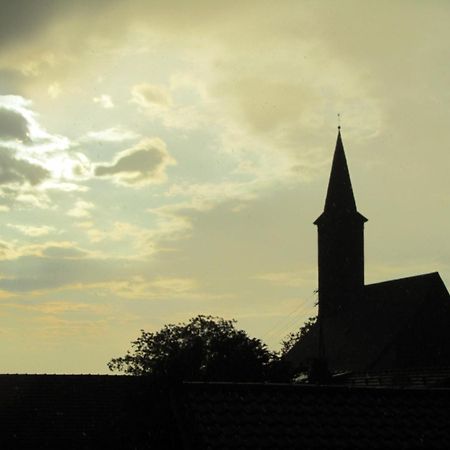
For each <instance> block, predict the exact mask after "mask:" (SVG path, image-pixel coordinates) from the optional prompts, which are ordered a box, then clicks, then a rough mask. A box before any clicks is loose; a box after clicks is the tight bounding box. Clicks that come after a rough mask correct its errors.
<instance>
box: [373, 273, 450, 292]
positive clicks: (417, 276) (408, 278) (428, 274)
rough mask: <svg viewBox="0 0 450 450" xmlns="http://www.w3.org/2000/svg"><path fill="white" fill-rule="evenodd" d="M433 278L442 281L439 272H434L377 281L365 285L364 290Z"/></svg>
mask: <svg viewBox="0 0 450 450" xmlns="http://www.w3.org/2000/svg"><path fill="white" fill-rule="evenodd" d="M434 276H438V277H439V279H440V280H442V278H441V276H440V275H439V272H438V271H434V272H428V273H422V274H419V275H409V276H406V277H401V278H394V279H392V280H384V281H377V282H375V283H370V284H366V285H365V286H364V287H365V288H366V287H370V286H376V285H380V284H385V283H395V282H396V281H406V280H411V279H417V278H425V277H429V278H431V277H434Z"/></svg>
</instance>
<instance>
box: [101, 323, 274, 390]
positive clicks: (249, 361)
mask: <svg viewBox="0 0 450 450" xmlns="http://www.w3.org/2000/svg"><path fill="white" fill-rule="evenodd" d="M235 323H236V321H235V320H225V319H222V318H220V317H212V316H204V315H199V316H196V317H194V318H192V319H190V320H189V321H188V322H187V323H180V324H176V325H175V324H169V325H165V326H164V327H163V328H162V329H161V330H159V331H157V332H146V331H144V330H141V335H140V336H139V337H138V338H137V339H136V340H135V341H133V342H132V343H131V349H130V350H128V352H127V354H126V355H125V356H123V357H119V358H113V359H112V360H111V361H110V362H109V363H108V367H109V369H110V370H112V371H121V372H125V373H127V374H131V375H150V376H152V377H154V378H155V379H157V380H162V381H169V382H170V381H180V380H191V381H263V380H266V379H270V378H274V377H275V378H280V377H282V376H283V375H282V373H281V372H282V368H281V367H282V365H280V363H279V360H278V358H277V356H276V355H275V354H274V353H272V352H270V351H269V350H268V349H267V347H266V345H265V344H264V343H263V342H262V341H261V340H259V339H255V338H250V337H249V336H248V335H247V333H246V332H245V331H243V330H237V329H236V328H235V326H234V324H235Z"/></svg>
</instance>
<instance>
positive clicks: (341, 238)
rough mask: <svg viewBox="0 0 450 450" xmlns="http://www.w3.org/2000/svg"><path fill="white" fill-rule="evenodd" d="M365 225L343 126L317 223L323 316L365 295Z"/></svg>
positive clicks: (320, 308) (320, 309) (321, 315)
mask: <svg viewBox="0 0 450 450" xmlns="http://www.w3.org/2000/svg"><path fill="white" fill-rule="evenodd" d="M365 222H367V219H366V218H365V217H364V216H363V215H361V214H360V213H359V212H358V211H357V209H356V203H355V197H354V196H353V189H352V184H351V181H350V173H349V170H348V166H347V160H346V158H345V152H344V146H343V144H342V138H341V131H340V127H339V132H338V136H337V141H336V148H335V151H334V157H333V164H332V167H331V174H330V180H329V183H328V191H327V197H326V200H325V208H324V211H323V213H322V214H321V215H320V216H319V218H318V219H317V220H316V221H315V222H314V224H315V225H317V232H318V246H319V249H318V250H319V251H318V254H319V317H331V316H334V315H336V314H338V313H339V312H340V311H342V310H345V309H347V307H348V306H349V305H351V304H352V303H353V302H355V301H358V300H359V299H361V298H362V296H363V291H364V223H365Z"/></svg>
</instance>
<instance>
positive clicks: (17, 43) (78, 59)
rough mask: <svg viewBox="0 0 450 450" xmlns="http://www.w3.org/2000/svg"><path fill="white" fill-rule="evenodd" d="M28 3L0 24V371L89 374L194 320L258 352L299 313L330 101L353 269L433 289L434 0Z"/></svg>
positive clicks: (437, 11) (437, 128)
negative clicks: (233, 325)
mask: <svg viewBox="0 0 450 450" xmlns="http://www.w3.org/2000/svg"><path fill="white" fill-rule="evenodd" d="M37 5H38V4H37V3H33V2H27V1H25V0H18V1H17V2H10V4H8V6H6V5H5V7H4V11H3V13H2V17H0V82H1V85H2V87H3V92H2V93H3V94H4V95H2V96H0V164H1V172H0V215H1V216H2V217H4V224H5V225H4V227H3V228H2V229H1V232H0V255H1V259H0V292H1V298H2V301H3V302H4V303H2V307H1V309H0V320H1V321H2V330H3V337H4V340H3V344H2V345H3V346H0V350H1V353H0V354H1V355H2V361H4V368H3V369H2V370H3V371H63V372H68V371H73V372H85V371H100V372H102V371H105V370H106V365H105V363H106V361H107V360H108V359H109V358H110V357H113V356H116V355H118V354H120V353H121V352H123V351H124V350H125V349H126V347H127V346H128V342H129V341H130V340H131V339H133V338H135V337H136V335H137V333H138V330H139V329H140V328H145V329H149V330H152V329H156V328H157V327H160V326H162V325H163V324H164V323H167V322H175V321H178V320H185V319H187V318H188V317H190V316H192V315H194V314H196V313H211V314H217V315H222V316H225V317H236V318H237V319H238V320H239V325H240V326H243V327H244V328H246V329H247V330H248V331H249V332H250V333H251V334H253V335H256V336H258V337H262V338H267V340H268V343H269V344H270V345H271V346H272V347H274V348H276V347H277V345H278V343H279V339H280V338H281V337H283V336H284V335H285V334H287V333H288V332H289V331H292V329H294V328H296V327H298V326H299V325H301V323H302V322H303V320H304V319H306V318H307V317H308V316H310V315H312V314H313V313H314V303H315V299H314V295H313V294H312V292H313V290H314V289H315V288H316V279H315V261H316V250H315V242H316V241H315V239H316V236H315V230H314V227H313V226H312V225H311V222H312V221H313V220H314V219H315V218H316V217H317V215H319V213H320V212H321V208H322V206H323V199H324V195H325V189H326V181H327V176H328V170H329V164H330V158H331V154H332V150H333V146H334V139H335V132H336V124H337V120H336V114H337V113H338V112H340V113H342V125H343V136H344V144H345V146H346V150H347V156H348V159H349V164H350V170H351V174H352V180H353V184H354V190H355V194H356V199H357V202H358V206H359V209H360V210H361V211H363V213H364V214H365V215H367V216H368V217H369V219H370V222H369V223H368V225H367V241H366V242H367V270H368V274H367V278H368V280H369V281H374V280H377V279H380V277H381V278H382V279H384V278H389V277H397V276H402V275H410V274H412V273H414V272H422V271H432V270H439V271H440V272H441V275H442V276H443V278H444V279H446V281H447V283H449V281H450V280H449V276H450V269H449V264H450V257H449V255H450V249H449V247H448V245H447V244H445V243H446V242H447V241H448V239H447V230H448V228H449V225H450V224H449V220H450V218H449V215H448V213H447V210H448V207H447V205H448V182H447V181H446V180H447V178H448V177H447V172H448V167H449V163H450V161H449V152H448V151H447V148H448V142H449V141H450V139H449V138H450V136H449V132H448V126H447V122H448V120H449V112H448V111H447V109H448V108H447V102H445V99H446V96H447V94H446V92H447V91H448V89H447V87H448V83H449V82H450V72H449V70H448V67H447V66H448V64H447V63H446V61H447V59H448V58H445V55H447V54H448V51H449V45H448V42H450V39H449V38H450V36H449V31H448V26H447V24H448V19H449V15H450V9H449V7H448V6H446V5H444V4H443V3H442V2H438V1H436V2H434V1H432V2H427V3H426V4H418V3H417V4H416V3H414V4H412V3H411V2H403V1H399V2H395V3H392V2H384V1H382V2H378V3H377V5H376V7H375V6H374V5H369V4H367V3H361V2H356V1H345V2H341V3H340V5H339V6H337V5H336V4H335V3H334V2H328V1H323V2H319V3H315V4H314V5H313V4H311V3H310V2H305V1H301V2H294V1H292V2H291V1H286V2H282V3H279V4H276V5H275V4H274V3H269V2H256V1H252V0H249V1H244V2H240V3H239V5H238V4H226V3H219V2H204V1H200V0H194V1H192V2H187V3H186V2H179V1H172V0H169V1H167V2H145V1H141V0H132V1H131V2H127V4H126V5H125V4H124V3H122V2H117V1H108V2H106V1H104V0H101V1H99V2H95V3H94V4H93V3H92V2H88V1H87V0H80V1H78V2H69V1H64V0H61V1H60V2H53V3H52V2H50V3H46V4H45V5H42V4H41V5H40V6H37ZM24 6H26V7H24ZM12 17H14V20H12ZM11 23H14V24H15V26H14V27H11ZM418 205H419V206H418ZM419 209H420V211H419ZM429 217H433V218H435V221H434V223H433V226H432V227H430V223H429V220H428V219H427V218H429ZM410 224H413V225H410ZM299 305H300V306H301V308H299ZM292 311H297V312H296V313H295V314H296V316H295V317H294V319H295V320H287V319H286V317H291V319H292V316H289V314H290V313H292ZM278 324H281V325H278ZM283 324H284V325H283ZM273 329H276V330H278V332H277V333H273V332H272V331H271V330H273ZM12 347H14V349H15V350H14V351H13V350H12ZM49 348H50V350H48V349H49ZM87 349H88V351H87ZM16 354H17V355H16Z"/></svg>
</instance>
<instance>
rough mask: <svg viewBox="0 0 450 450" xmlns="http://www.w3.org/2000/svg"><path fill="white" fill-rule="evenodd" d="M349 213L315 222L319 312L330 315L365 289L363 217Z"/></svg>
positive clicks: (346, 305)
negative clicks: (318, 222)
mask: <svg viewBox="0 0 450 450" xmlns="http://www.w3.org/2000/svg"><path fill="white" fill-rule="evenodd" d="M358 216H359V214H358V213H356V214H355V215H352V216H351V217H345V218H340V219H339V218H335V219H329V220H324V221H322V223H320V224H318V259H319V314H320V315H321V316H322V317H323V316H333V315H335V314H337V313H339V312H340V311H342V310H344V309H346V308H347V307H348V306H349V305H351V304H352V303H353V302H355V301H357V299H358V298H361V296H362V293H363V289H364V221H363V220H361V218H360V217H358Z"/></svg>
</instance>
